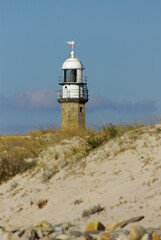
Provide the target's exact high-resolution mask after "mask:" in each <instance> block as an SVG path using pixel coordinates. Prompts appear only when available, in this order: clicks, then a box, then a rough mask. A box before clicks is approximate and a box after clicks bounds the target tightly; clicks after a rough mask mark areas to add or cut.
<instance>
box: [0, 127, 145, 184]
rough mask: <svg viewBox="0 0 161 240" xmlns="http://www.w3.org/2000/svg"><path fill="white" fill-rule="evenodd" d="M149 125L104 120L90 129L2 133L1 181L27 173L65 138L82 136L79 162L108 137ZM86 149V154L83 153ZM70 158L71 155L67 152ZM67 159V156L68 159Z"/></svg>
mask: <svg viewBox="0 0 161 240" xmlns="http://www.w3.org/2000/svg"><path fill="white" fill-rule="evenodd" d="M142 127H145V126H144V124H143V123H142V122H135V123H127V124H104V125H103V126H102V127H101V129H100V130H99V131H96V130H94V129H92V128H88V129H87V130H86V131H82V130H81V131H79V130H78V131H70V132H68V131H66V132H61V131H60V130H58V129H55V128H53V129H51V128H50V129H47V130H43V129H39V130H36V131H33V132H29V133H27V134H25V135H9V136H0V183H2V182H4V181H7V180H8V179H10V178H12V177H13V176H15V175H16V174H18V173H23V172H25V171H27V170H30V169H33V168H34V167H35V166H37V161H36V158H37V157H38V156H39V154H40V153H41V152H42V151H43V150H45V149H47V147H49V146H54V145H55V144H63V140H64V139H71V138H73V137H79V138H81V139H83V144H82V145H81V146H79V147H77V148H71V154H68V158H71V156H73V155H78V157H77V158H75V159H76V160H75V163H77V162H78V161H79V160H80V159H81V158H83V157H85V156H87V155H88V154H89V153H90V152H91V151H92V150H93V149H95V148H97V147H99V146H101V145H102V144H104V143H106V142H107V141H109V140H111V139H114V138H117V137H120V136H122V135H123V134H125V133H127V132H135V131H138V129H140V128H142ZM81 153H83V154H81ZM65 157H66V158H67V156H65ZM65 160H66V159H65Z"/></svg>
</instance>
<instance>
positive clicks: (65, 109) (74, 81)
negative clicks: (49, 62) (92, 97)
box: [57, 41, 88, 131]
mask: <svg viewBox="0 0 161 240" xmlns="http://www.w3.org/2000/svg"><path fill="white" fill-rule="evenodd" d="M67 43H68V44H69V45H70V46H71V47H72V51H71V57H70V58H68V59H67V60H65V62H64V63H63V65H62V72H63V77H62V78H61V77H60V78H59V85H61V86H62V89H61V90H58V99H57V100H58V102H59V103H60V104H61V130H69V131H70V130H75V129H85V103H86V102H88V89H87V78H84V67H83V64H82V62H81V61H80V60H79V59H78V58H76V57H75V54H74V44H75V41H71V42H67Z"/></svg>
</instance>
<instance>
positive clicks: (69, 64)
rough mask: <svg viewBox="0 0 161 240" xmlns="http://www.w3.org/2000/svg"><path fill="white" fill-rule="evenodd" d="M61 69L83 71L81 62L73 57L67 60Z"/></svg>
mask: <svg viewBox="0 0 161 240" xmlns="http://www.w3.org/2000/svg"><path fill="white" fill-rule="evenodd" d="M62 69H84V68H83V64H82V62H81V61H80V60H79V59H78V58H75V57H71V58H68V59H67V60H65V62H64V63H63V65H62Z"/></svg>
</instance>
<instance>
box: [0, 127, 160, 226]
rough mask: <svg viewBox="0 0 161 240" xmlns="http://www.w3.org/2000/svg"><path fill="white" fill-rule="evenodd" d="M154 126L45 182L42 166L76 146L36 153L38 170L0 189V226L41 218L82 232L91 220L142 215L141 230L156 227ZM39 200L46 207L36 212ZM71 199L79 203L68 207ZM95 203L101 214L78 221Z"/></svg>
mask: <svg viewBox="0 0 161 240" xmlns="http://www.w3.org/2000/svg"><path fill="white" fill-rule="evenodd" d="M158 127H159V126H155V127H152V128H151V127H149V128H145V129H144V131H140V130H139V131H136V132H134V133H130V134H126V135H125V136H123V137H121V138H118V139H114V140H112V141H110V142H108V143H106V144H105V145H103V146H101V147H100V148H98V149H95V150H94V151H92V152H91V153H90V155H89V156H88V157H86V158H84V159H83V161H81V162H80V164H77V167H75V168H73V169H72V170H70V171H69V170H67V167H66V168H63V169H62V170H60V171H59V172H58V173H57V174H56V175H55V176H54V177H52V178H51V179H50V181H49V182H47V183H43V182H42V174H43V170H44V167H45V166H52V164H54V163H55V162H56V161H60V160H61V157H62V155H63V152H64V149H69V148H70V146H71V145H72V144H75V145H78V144H80V142H79V140H78V139H72V140H71V141H66V142H65V141H64V143H63V145H62V144H61V145H56V146H54V147H53V148H50V149H48V150H46V151H45V152H43V153H41V155H40V156H39V162H40V165H42V168H39V170H37V171H36V172H35V173H34V174H33V173H25V174H23V175H18V176H16V177H15V178H13V179H12V180H10V181H8V182H7V183H4V184H2V185H1V186H0V213H1V214H0V225H7V226H9V225H18V226H19V225H28V224H33V223H37V222H39V221H40V220H47V221H49V222H51V223H53V224H57V223H63V222H71V223H77V224H79V225H80V227H81V228H82V229H84V227H85V225H86V224H87V222H90V221H92V220H100V221H101V222H103V223H104V224H108V223H112V222H115V221H119V220H123V219H127V218H130V217H134V216H139V215H144V216H145V219H144V220H142V225H143V226H146V227H148V226H155V227H158V226H160V225H161V131H159V130H158ZM58 152H59V159H58V160H57V159H55V154H56V153H58ZM15 183H16V184H15ZM16 185H17V186H16ZM45 199H47V200H48V202H47V204H46V205H45V206H44V207H43V208H42V209H39V208H38V206H37V202H38V201H39V200H45ZM76 200H80V202H81V203H80V204H74V203H76V202H75V201H76ZM77 202H78V201H77ZM97 204H100V205H101V206H103V207H105V210H104V211H103V212H101V213H98V214H94V215H92V216H90V217H89V218H82V212H83V210H84V209H88V208H90V207H93V206H94V205H97Z"/></svg>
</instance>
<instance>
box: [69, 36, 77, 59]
mask: <svg viewBox="0 0 161 240" xmlns="http://www.w3.org/2000/svg"><path fill="white" fill-rule="evenodd" d="M67 43H68V44H69V46H72V51H71V57H74V47H75V43H76V41H73V40H72V41H67Z"/></svg>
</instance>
